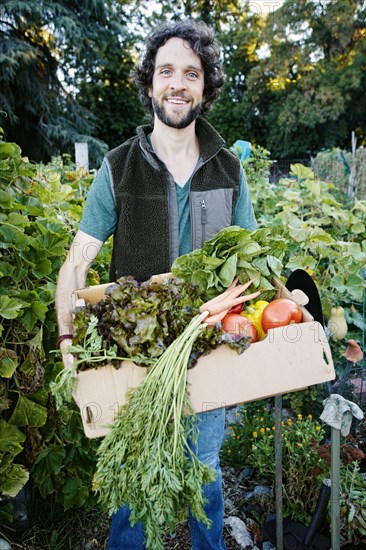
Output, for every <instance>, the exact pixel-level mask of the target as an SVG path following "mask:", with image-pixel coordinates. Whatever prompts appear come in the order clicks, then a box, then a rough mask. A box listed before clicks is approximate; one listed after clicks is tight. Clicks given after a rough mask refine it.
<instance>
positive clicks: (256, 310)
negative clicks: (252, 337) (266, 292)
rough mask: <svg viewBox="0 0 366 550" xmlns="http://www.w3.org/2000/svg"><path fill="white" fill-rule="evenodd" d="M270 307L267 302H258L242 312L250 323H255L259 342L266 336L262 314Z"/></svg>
mask: <svg viewBox="0 0 366 550" xmlns="http://www.w3.org/2000/svg"><path fill="white" fill-rule="evenodd" d="M267 305H268V302H266V300H257V301H256V302H254V304H251V305H250V306H248V307H247V308H246V309H245V310H243V311H242V313H241V315H244V317H246V318H247V319H249V321H251V322H252V323H253V325H254V326H255V328H256V329H257V334H258V340H263V338H264V337H265V336H266V333H265V332H264V330H263V328H262V314H263V310H264V308H265V307H266V306H267Z"/></svg>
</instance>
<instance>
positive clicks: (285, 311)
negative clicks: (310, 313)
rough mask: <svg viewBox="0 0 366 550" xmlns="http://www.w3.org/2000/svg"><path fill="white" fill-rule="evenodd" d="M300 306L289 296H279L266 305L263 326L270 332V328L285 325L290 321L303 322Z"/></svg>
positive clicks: (265, 330)
mask: <svg viewBox="0 0 366 550" xmlns="http://www.w3.org/2000/svg"><path fill="white" fill-rule="evenodd" d="M301 320H302V311H301V309H300V306H298V305H297V304H295V302H293V301H292V300H289V299H288V298H277V300H273V301H272V302H270V303H269V304H268V306H266V307H265V308H264V310H263V314H262V328H263V330H264V332H268V330H269V329H270V328H276V327H284V326H286V325H289V324H290V323H301Z"/></svg>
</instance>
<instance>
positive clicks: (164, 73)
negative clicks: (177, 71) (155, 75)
mask: <svg viewBox="0 0 366 550" xmlns="http://www.w3.org/2000/svg"><path fill="white" fill-rule="evenodd" d="M171 72H172V71H171V70H170V69H162V70H161V71H160V74H162V75H164V76H167V75H170V73H171Z"/></svg>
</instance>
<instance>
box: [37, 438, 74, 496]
mask: <svg viewBox="0 0 366 550" xmlns="http://www.w3.org/2000/svg"><path fill="white" fill-rule="evenodd" d="M65 456H66V451H65V448H64V446H63V445H50V446H49V447H47V448H45V449H43V450H42V451H41V452H40V453H39V455H38V456H37V458H36V460H35V462H34V464H33V467H32V476H33V478H34V479H35V481H36V483H37V485H38V487H39V490H40V492H41V495H42V496H43V497H46V496H47V495H49V494H51V493H53V492H54V491H55V490H56V488H57V486H58V484H57V481H59V480H60V479H59V476H60V473H61V470H62V467H63V462H64V459H65ZM56 476H57V477H56Z"/></svg>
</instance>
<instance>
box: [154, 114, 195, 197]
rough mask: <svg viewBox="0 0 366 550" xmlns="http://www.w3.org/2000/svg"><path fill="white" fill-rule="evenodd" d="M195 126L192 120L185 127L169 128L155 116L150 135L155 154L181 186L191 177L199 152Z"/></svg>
mask: <svg viewBox="0 0 366 550" xmlns="http://www.w3.org/2000/svg"><path fill="white" fill-rule="evenodd" d="M195 126H196V125H195V121H193V122H192V123H191V124H190V125H189V126H187V128H182V129H177V128H171V127H170V126H166V125H165V124H163V123H162V122H161V121H160V120H159V119H156V117H155V123H154V129H153V131H152V133H151V136H150V140H151V145H152V147H153V149H154V151H155V153H156V155H157V156H158V157H159V158H160V160H162V161H163V162H164V163H165V165H166V167H167V169H168V170H169V172H170V173H171V174H172V176H173V178H174V181H175V182H176V183H177V184H178V185H180V186H181V187H183V186H184V185H185V183H186V182H187V181H188V179H189V178H190V177H191V175H192V173H193V171H194V168H195V166H196V165H197V161H198V158H199V154H200V150H199V144H198V139H197V136H196V132H195Z"/></svg>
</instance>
